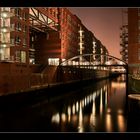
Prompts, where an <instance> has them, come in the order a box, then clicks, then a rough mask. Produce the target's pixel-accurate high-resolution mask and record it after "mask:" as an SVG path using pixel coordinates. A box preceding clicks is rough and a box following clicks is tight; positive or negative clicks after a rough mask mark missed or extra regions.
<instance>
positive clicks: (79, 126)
mask: <svg viewBox="0 0 140 140" xmlns="http://www.w3.org/2000/svg"><path fill="white" fill-rule="evenodd" d="M78 132H83V115H82V106H81V104H80V110H79V124H78Z"/></svg>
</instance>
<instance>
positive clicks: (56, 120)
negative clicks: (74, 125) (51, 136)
mask: <svg viewBox="0 0 140 140" xmlns="http://www.w3.org/2000/svg"><path fill="white" fill-rule="evenodd" d="M51 121H52V122H55V123H59V122H60V115H59V113H57V114H54V115H53V116H52V120H51Z"/></svg>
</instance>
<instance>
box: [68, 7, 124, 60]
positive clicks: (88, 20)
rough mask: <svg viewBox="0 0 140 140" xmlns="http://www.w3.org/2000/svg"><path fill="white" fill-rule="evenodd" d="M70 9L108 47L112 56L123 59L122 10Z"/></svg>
mask: <svg viewBox="0 0 140 140" xmlns="http://www.w3.org/2000/svg"><path fill="white" fill-rule="evenodd" d="M68 9H69V10H70V11H71V12H72V13H73V14H75V15H77V16H78V17H79V18H80V19H81V21H82V23H83V24H84V25H85V26H86V27H87V29H89V30H90V31H92V32H93V33H94V35H95V36H96V38H98V39H99V40H100V41H101V42H102V44H103V45H105V46H106V48H107V49H108V51H109V53H110V55H113V56H115V57H118V58H121V55H120V52H119V51H120V27H121V25H122V8H95V7H91V8H90V7H88V8H86V7H68Z"/></svg>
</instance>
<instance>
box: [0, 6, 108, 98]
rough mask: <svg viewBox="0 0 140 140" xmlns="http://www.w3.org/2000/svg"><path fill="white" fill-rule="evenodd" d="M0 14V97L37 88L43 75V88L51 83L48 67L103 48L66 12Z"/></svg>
mask: <svg viewBox="0 0 140 140" xmlns="http://www.w3.org/2000/svg"><path fill="white" fill-rule="evenodd" d="M0 13H1V14H0V16H1V18H0V23H1V24H0V27H1V30H0V60H1V62H0V67H1V69H0V73H1V76H0V83H1V84H0V94H1V95H2V94H9V93H11V92H20V91H22V90H23V89H24V90H26V89H30V88H31V86H32V85H37V84H39V82H40V81H39V78H40V76H41V75H42V71H43V76H44V80H43V82H44V83H43V84H45V83H47V82H48V79H51V80H52V81H51V82H54V81H53V78H52V77H51V76H53V74H54V69H52V68H49V67H48V66H49V65H58V64H59V63H60V62H62V61H63V60H65V59H69V58H71V57H74V56H76V55H79V54H84V53H93V52H94V53H101V48H102V47H103V48H104V46H103V45H102V44H101V42H100V41H99V40H98V39H96V37H95V36H94V35H93V33H92V32H90V31H89V30H88V29H87V28H86V27H85V26H84V25H83V24H82V22H81V20H80V19H79V18H78V17H77V16H76V15H73V14H72V13H71V12H70V11H69V10H68V9H67V8H57V7H56V8H22V7H21V8H8V7H1V8H0ZM93 42H94V43H95V44H96V49H95V48H94V47H95V46H94V43H93ZM93 50H94V51H93ZM103 50H105V51H103V52H104V53H106V52H107V50H106V49H103ZM44 71H45V72H44ZM50 71H51V72H50ZM48 73H49V75H48ZM18 79H20V80H18Z"/></svg>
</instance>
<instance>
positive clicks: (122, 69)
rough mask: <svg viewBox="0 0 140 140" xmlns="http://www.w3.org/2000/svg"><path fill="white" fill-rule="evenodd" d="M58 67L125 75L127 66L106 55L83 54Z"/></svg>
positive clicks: (119, 60)
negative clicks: (105, 71) (107, 71)
mask: <svg viewBox="0 0 140 140" xmlns="http://www.w3.org/2000/svg"><path fill="white" fill-rule="evenodd" d="M59 66H71V67H77V68H85V69H97V70H98V69H100V70H101V69H102V70H109V71H112V72H118V73H126V72H127V68H128V64H127V63H126V62H125V61H123V60H121V59H119V58H117V57H114V56H111V55H108V54H83V55H78V56H75V57H72V58H70V59H68V60H65V61H63V62H62V63H60V65H59Z"/></svg>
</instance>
